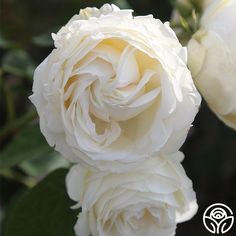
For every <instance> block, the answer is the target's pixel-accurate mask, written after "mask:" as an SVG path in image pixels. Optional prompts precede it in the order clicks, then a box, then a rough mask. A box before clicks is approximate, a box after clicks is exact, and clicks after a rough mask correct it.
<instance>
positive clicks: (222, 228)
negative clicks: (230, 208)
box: [218, 216, 234, 234]
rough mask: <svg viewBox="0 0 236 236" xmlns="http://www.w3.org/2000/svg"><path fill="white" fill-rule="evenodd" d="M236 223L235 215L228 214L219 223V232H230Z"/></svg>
mask: <svg viewBox="0 0 236 236" xmlns="http://www.w3.org/2000/svg"><path fill="white" fill-rule="evenodd" d="M233 223H234V217H233V216H228V217H227V218H225V219H223V220H222V221H221V222H220V223H219V226H218V227H219V232H221V233H222V234H224V233H226V232H228V231H229V230H230V228H231V227H232V225H233Z"/></svg>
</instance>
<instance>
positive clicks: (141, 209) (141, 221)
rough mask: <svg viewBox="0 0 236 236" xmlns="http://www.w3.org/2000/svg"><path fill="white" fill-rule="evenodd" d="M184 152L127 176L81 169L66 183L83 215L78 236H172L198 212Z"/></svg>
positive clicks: (75, 168)
mask: <svg viewBox="0 0 236 236" xmlns="http://www.w3.org/2000/svg"><path fill="white" fill-rule="evenodd" d="M182 156H183V155H182V153H180V152H178V153H176V154H174V155H172V156H168V157H167V156H164V157H163V156H159V157H155V158H153V159H149V160H147V161H146V162H144V164H143V165H142V166H140V167H138V168H135V169H133V170H131V171H129V172H126V173H122V174H119V173H109V172H108V173H106V172H100V171H97V172H90V171H89V170H88V169H86V168H84V167H83V166H81V165H75V166H73V167H72V168H71V169H70V172H69V173H68V175H67V178H66V186H67V191H68V194H69V196H70V198H71V199H73V200H74V201H77V202H79V203H78V204H77V205H76V206H75V207H74V208H79V207H81V208H82V210H81V213H80V214H79V216H78V218H79V219H78V221H77V223H76V225H75V227H74V230H75V233H76V235H77V236H89V235H92V236H111V235H112V236H134V235H135V236H144V235H146V236H171V235H174V234H175V229H176V224H177V223H180V222H183V221H186V220H189V219H190V218H192V217H193V215H194V214H195V213H196V211H197V203H196V198H195V193H194V191H193V189H192V182H191V181H190V180H189V179H188V177H187V176H186V174H185V171H184V169H183V167H182V166H181V164H180V159H182Z"/></svg>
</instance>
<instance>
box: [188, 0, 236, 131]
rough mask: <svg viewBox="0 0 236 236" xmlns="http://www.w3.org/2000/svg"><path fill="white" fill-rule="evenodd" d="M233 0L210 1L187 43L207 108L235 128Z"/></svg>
mask: <svg viewBox="0 0 236 236" xmlns="http://www.w3.org/2000/svg"><path fill="white" fill-rule="evenodd" d="M235 27H236V0H224V1H223V0H220V1H219V0H217V1H213V2H212V3H211V4H210V5H209V6H208V7H207V8H206V10H205V12H204V14H203V16H202V19H201V27H200V29H199V31H198V32H197V33H196V34H194V35H193V37H192V39H191V40H190V42H189V44H188V52H189V66H190V69H191V71H192V74H193V77H194V80H195V83H196V85H197V87H198V89H199V90H200V92H201V93H202V95H203V97H204V98H205V100H206V101H207V103H208V105H209V106H210V108H211V109H212V110H213V111H214V112H215V113H216V115H217V116H218V117H219V118H220V119H221V120H223V121H224V122H225V123H226V124H227V125H228V126H230V127H232V128H234V129H236V43H235V42H236V31H235Z"/></svg>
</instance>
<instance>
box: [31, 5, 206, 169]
mask: <svg viewBox="0 0 236 236" xmlns="http://www.w3.org/2000/svg"><path fill="white" fill-rule="evenodd" d="M53 39H54V41H55V47H56V48H55V49H54V50H53V51H52V52H51V54H50V55H49V56H48V57H47V58H46V59H45V60H44V61H43V62H42V63H41V64H40V65H39V66H38V68H37V69H36V71H35V74H34V84H33V95H32V96H31V97H30V99H31V101H32V102H33V103H34V105H35V106H36V108H37V111H38V114H39V117H40V127H41V131H42V133H43V134H44V136H45V137H46V139H47V141H48V143H49V144H50V145H51V146H55V149H56V150H57V151H59V152H60V153H61V154H62V155H63V156H64V157H65V158H68V159H69V160H71V161H73V162H83V163H85V164H87V165H89V166H92V167H96V168H99V169H102V170H108V169H109V170H110V171H116V172H117V171H120V172H121V171H125V170H128V169H130V168H131V167H133V166H135V165H137V164H138V163H140V162H142V161H144V160H145V159H146V158H148V157H149V155H150V154H153V153H156V154H158V153H162V152H165V153H172V152H176V151H177V150H178V149H179V148H180V146H181V145H182V143H183V142H184V140H185V138H186V136H187V132H188V130H189V128H190V126H191V123H192V122H193V119H194V117H195V115H196V113H197V111H198V108H199V104H200V101H201V98H200V95H199V94H198V92H197V91H196V88H195V87H194V84H193V81H192V78H191V74H190V72H189V70H188V69H187V66H186V61H187V51H186V48H183V47H182V46H181V45H180V43H179V41H178V39H177V37H176V35H175V33H174V32H173V31H172V30H171V28H170V27H169V24H168V23H165V24H163V23H162V22H161V21H159V20H156V19H154V18H153V17H152V16H151V15H149V16H140V17H133V16H132V10H120V9H119V8H118V7H116V6H114V5H109V4H105V5H104V6H103V7H102V8H101V9H97V8H86V9H84V10H81V11H80V14H79V15H76V16H74V17H73V18H72V19H71V20H70V21H69V22H68V24H67V25H66V26H64V27H62V28H61V29H60V30H59V32H58V33H57V34H53Z"/></svg>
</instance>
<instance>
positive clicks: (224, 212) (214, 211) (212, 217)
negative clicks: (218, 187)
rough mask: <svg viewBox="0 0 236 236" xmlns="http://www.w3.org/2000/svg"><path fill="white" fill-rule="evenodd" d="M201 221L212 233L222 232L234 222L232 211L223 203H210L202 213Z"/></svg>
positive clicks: (228, 228) (227, 229)
mask: <svg viewBox="0 0 236 236" xmlns="http://www.w3.org/2000/svg"><path fill="white" fill-rule="evenodd" d="M203 223H204V226H205V227H206V229H207V230H208V231H209V232H211V233H212V234H224V233H226V232H228V231H229V230H230V229H231V227H232V226H233V224H234V216H233V211H232V210H231V209H230V208H229V207H228V206H226V205H225V204H222V203H215V204H212V205H210V206H209V207H208V208H207V209H206V210H205V212H204V214H203Z"/></svg>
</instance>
